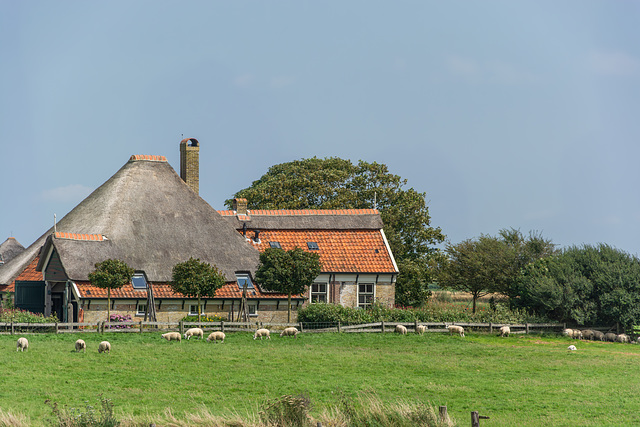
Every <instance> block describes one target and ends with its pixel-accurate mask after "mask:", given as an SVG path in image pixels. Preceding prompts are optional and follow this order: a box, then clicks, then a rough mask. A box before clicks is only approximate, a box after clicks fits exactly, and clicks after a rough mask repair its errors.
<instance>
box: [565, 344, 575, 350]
mask: <svg viewBox="0 0 640 427" xmlns="http://www.w3.org/2000/svg"><path fill="white" fill-rule="evenodd" d="M567 350H570V351H576V350H577V348H576V346H575V345H570V346H569V347H567Z"/></svg>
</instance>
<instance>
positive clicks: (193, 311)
mask: <svg viewBox="0 0 640 427" xmlns="http://www.w3.org/2000/svg"><path fill="white" fill-rule="evenodd" d="M200 313H201V314H204V304H201V305H200ZM197 315H198V304H191V305H189V316H197Z"/></svg>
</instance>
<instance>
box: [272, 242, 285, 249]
mask: <svg viewBox="0 0 640 427" xmlns="http://www.w3.org/2000/svg"><path fill="white" fill-rule="evenodd" d="M269 246H271V247H272V248H276V249H282V246H280V242H269Z"/></svg>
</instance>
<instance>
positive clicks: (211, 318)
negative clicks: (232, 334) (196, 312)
mask: <svg viewBox="0 0 640 427" xmlns="http://www.w3.org/2000/svg"><path fill="white" fill-rule="evenodd" d="M222 320H224V319H223V318H222V317H221V316H218V315H215V314H213V315H212V314H209V315H207V316H205V315H204V314H203V315H202V318H201V319H200V322H202V323H205V322H220V321H222ZM182 321H183V322H198V316H185V317H183V318H182Z"/></svg>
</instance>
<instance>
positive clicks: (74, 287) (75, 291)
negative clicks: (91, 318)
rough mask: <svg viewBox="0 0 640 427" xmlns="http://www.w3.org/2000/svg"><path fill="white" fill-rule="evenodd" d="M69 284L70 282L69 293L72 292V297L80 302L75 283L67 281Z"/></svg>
mask: <svg viewBox="0 0 640 427" xmlns="http://www.w3.org/2000/svg"><path fill="white" fill-rule="evenodd" d="M69 282H71V292H73V296H74V297H76V301H78V302H79V301H80V291H79V290H78V286H77V285H76V282H73V281H71V280H69Z"/></svg>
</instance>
